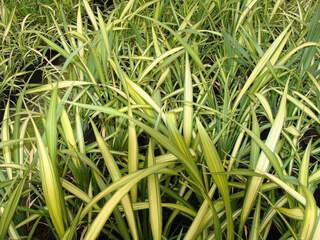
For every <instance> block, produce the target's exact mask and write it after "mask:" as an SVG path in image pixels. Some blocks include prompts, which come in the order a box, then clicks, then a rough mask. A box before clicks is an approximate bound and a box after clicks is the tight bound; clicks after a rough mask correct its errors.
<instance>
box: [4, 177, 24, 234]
mask: <svg viewBox="0 0 320 240" xmlns="http://www.w3.org/2000/svg"><path fill="white" fill-rule="evenodd" d="M24 183H25V178H23V179H21V180H20V182H19V183H18V185H17V186H16V188H15V189H14V190H13V191H12V193H10V194H9V198H8V200H7V202H6V204H5V206H4V210H3V212H2V214H1V213H0V215H1V217H0V239H5V238H6V236H7V233H8V229H9V226H10V223H11V221H12V218H13V217H14V214H15V212H16V208H17V206H18V203H19V201H20V197H21V193H22V190H23V186H24Z"/></svg>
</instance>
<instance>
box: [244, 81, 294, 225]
mask: <svg viewBox="0 0 320 240" xmlns="http://www.w3.org/2000/svg"><path fill="white" fill-rule="evenodd" d="M287 91H288V84H287V85H286V88H285V90H284V94H283V96H282V98H281V102H280V106H279V110H278V113H277V116H276V118H275V120H274V122H273V124H272V127H271V129H270V132H269V134H268V137H267V139H266V146H267V147H268V148H269V149H270V150H271V151H275V148H276V144H277V142H278V140H279V138H280V134H281V131H282V127H283V124H284V121H285V118H286V101H287ZM269 168H270V162H269V160H268V158H267V156H266V155H265V153H264V152H261V154H260V156H259V159H258V161H257V163H256V166H255V171H259V172H268V171H269ZM262 180H263V179H262V178H261V177H252V178H250V180H249V183H248V186H247V189H246V195H245V198H244V201H243V207H242V212H241V220H240V228H242V227H243V226H244V224H245V221H246V220H247V218H248V215H249V213H250V211H251V208H252V206H253V204H254V201H255V199H256V196H257V193H258V191H259V188H260V186H261V184H262Z"/></svg>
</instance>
